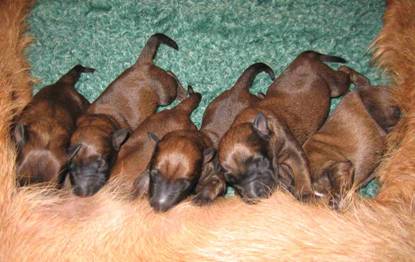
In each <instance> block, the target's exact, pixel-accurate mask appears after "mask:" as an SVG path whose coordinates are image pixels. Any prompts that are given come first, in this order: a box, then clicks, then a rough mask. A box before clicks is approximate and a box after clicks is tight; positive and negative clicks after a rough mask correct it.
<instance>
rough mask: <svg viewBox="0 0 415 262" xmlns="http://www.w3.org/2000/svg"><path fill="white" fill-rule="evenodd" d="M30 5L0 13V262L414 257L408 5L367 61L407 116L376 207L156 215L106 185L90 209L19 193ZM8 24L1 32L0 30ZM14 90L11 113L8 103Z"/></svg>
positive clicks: (8, 6)
mask: <svg viewBox="0 0 415 262" xmlns="http://www.w3.org/2000/svg"><path fill="white" fill-rule="evenodd" d="M29 6H30V4H29V3H28V2H26V1H16V0H3V1H2V2H1V4H0V33H1V36H4V37H6V39H7V41H0V86H1V88H0V92H1V96H0V117H1V119H2V122H1V123H0V147H1V148H2V150H1V151H0V166H1V167H2V168H1V171H2V172H1V173H0V232H1V233H0V243H1V244H0V261H24V260H29V261H49V260H53V261H57V260H59V261H91V260H96V261H102V260H112V261H114V260H115V261H137V260H141V261H172V260H178V261H201V260H203V261H209V260H210V261H225V260H226V261H235V260H247V261H253V260H263V261H269V260H279V261H284V260H288V261H293V260H295V261H298V260H302V261H304V260H305V261H307V260H308V261H310V260H321V261H332V260H336V261H368V260H369V261H382V260H383V261H392V260H393V261H396V260H398V261H405V260H407V261H410V260H413V258H414V256H415V225H414V223H413V220H414V219H413V213H412V212H413V211H412V207H413V199H412V198H413V196H414V189H415V172H414V171H415V160H414V159H415V158H414V155H415V141H414V139H413V138H412V137H413V133H414V131H415V122H414V117H413V114H414V113H415V106H414V105H413V103H412V100H413V99H414V97H415V88H414V86H413V85H415V81H414V80H415V79H414V78H415V68H414V67H415V63H414V62H413V61H415V48H414V47H415V37H414V35H415V34H414V33H415V17H414V16H413V15H412V14H413V12H414V11H415V2H413V1H412V0H395V1H390V2H389V5H388V9H387V12H386V15H385V27H384V29H383V30H382V32H381V34H380V36H379V37H378V39H377V41H376V43H375V48H376V52H375V57H376V58H377V59H378V61H379V63H380V65H381V66H382V67H383V68H385V69H386V70H387V71H389V72H390V73H391V75H392V76H393V78H394V80H395V81H396V83H397V86H396V87H394V92H395V96H396V98H397V100H398V101H399V103H400V105H401V106H402V107H403V108H404V116H403V118H404V119H403V121H402V123H401V124H400V125H399V126H398V128H396V129H395V131H394V132H393V133H392V134H391V135H390V140H389V141H390V148H391V149H390V152H389V156H388V158H387V159H386V160H385V161H384V162H383V164H382V165H381V167H380V168H379V174H380V176H381V181H382V183H383V186H382V192H381V193H380V195H379V197H377V199H375V200H363V199H360V198H359V197H358V196H357V195H352V196H351V199H350V203H349V207H348V208H347V211H345V213H337V212H334V211H331V210H329V209H328V208H327V207H325V206H313V205H307V204H302V203H300V202H298V201H296V200H295V199H293V198H292V197H290V196H289V195H288V194H285V193H283V192H278V193H275V194H274V195H273V196H272V198H270V199H268V200H265V201H261V203H259V204H258V205H246V204H244V203H242V202H241V201H240V200H239V199H237V198H231V199H224V200H221V201H219V202H217V203H215V204H214V205H211V206H208V207H204V208H200V207H195V206H193V205H192V204H190V203H189V202H186V203H183V204H180V205H179V206H177V207H176V208H174V209H172V210H171V211H169V212H167V213H164V214H155V213H154V212H153V211H152V210H151V208H150V207H149V206H148V204H147V203H146V202H145V201H137V202H134V203H131V202H129V201H128V200H126V199H125V197H123V195H122V194H121V193H119V191H120V190H118V189H117V182H116V181H114V182H113V183H112V184H111V185H110V186H109V187H106V188H105V189H104V190H101V191H100V192H98V193H97V194H96V195H94V196H93V197H91V198H84V199H80V198H76V197H73V196H70V195H65V193H56V192H53V191H52V190H48V189H39V188H36V187H33V188H29V189H24V190H21V189H20V190H19V191H17V190H16V188H15V185H14V183H15V182H14V181H15V176H14V164H13V163H14V157H15V152H14V148H13V146H12V144H11V143H10V139H9V135H8V132H9V130H8V129H9V127H8V125H9V123H10V119H11V117H12V116H13V115H14V114H16V112H17V110H18V109H21V108H22V107H23V106H24V104H25V103H27V100H28V94H29V93H30V91H31V90H30V77H29V75H28V72H27V70H26V69H27V63H26V62H25V60H24V57H23V49H24V47H25V46H26V45H27V43H28V42H29V40H28V38H27V37H24V36H23V35H22V32H23V31H24V24H23V21H24V15H25V13H26V12H27V8H28V7H29ZM5 21H6V22H7V23H5ZM13 91H15V95H16V97H18V100H19V101H18V103H16V101H13V98H12V97H10V94H12V92H13Z"/></svg>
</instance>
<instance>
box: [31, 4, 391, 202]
mask: <svg viewBox="0 0 415 262" xmlns="http://www.w3.org/2000/svg"><path fill="white" fill-rule="evenodd" d="M384 8H385V6H384V0H366V1H362V0H251V1H243V0H234V1H231V0H225V1H200V0H199V1H198V0H183V1H178V0H170V1H167V0H160V1H155V0H142V1H138V0H71V1H66V0H55V1H51V0H38V1H37V4H36V6H35V7H34V9H33V11H32V14H31V16H30V18H29V22H30V30H31V32H32V34H33V36H34V37H35V39H36V40H35V41H34V43H33V44H32V45H31V47H30V48H29V50H28V57H29V59H30V62H31V64H32V74H33V75H34V76H35V77H37V78H39V79H41V82H40V83H39V84H37V85H36V86H35V91H36V90H38V89H39V88H41V87H42V86H44V85H46V84H49V83H52V82H54V81H56V80H57V79H58V78H59V76H60V75H62V74H63V73H65V72H66V71H67V70H69V69H70V68H71V67H72V66H73V65H75V64H77V63H81V64H83V65H85V66H89V67H94V68H96V69H97V71H96V72H95V73H94V74H92V75H84V76H83V77H82V78H81V80H80V81H79V84H78V85H77V88H78V90H79V91H80V92H81V93H82V94H83V95H84V96H85V97H87V98H88V99H89V100H90V101H93V100H94V99H95V98H96V97H97V96H98V95H99V94H100V93H101V92H102V91H103V90H104V89H105V87H106V86H107V85H108V84H109V83H110V82H111V81H112V80H113V79H114V78H115V77H116V76H117V75H119V74H120V73H121V72H122V71H123V70H124V69H125V68H127V67H129V66H130V65H131V64H133V63H134V61H135V60H136V58H137V55H138V54H139V52H140V50H141V48H142V47H143V46H144V44H145V42H146V40H147V39H148V37H149V36H150V35H152V34H153V33H155V32H162V33H165V34H167V35H169V36H170V37H172V38H173V39H175V40H176V41H177V43H178V45H179V48H180V50H179V51H174V50H172V49H170V48H167V47H165V46H162V47H161V48H160V49H159V52H158V55H157V59H156V64H158V65H159V66H161V67H162V68H164V69H169V70H172V71H173V72H174V73H175V74H176V75H177V76H178V78H179V79H180V81H181V82H182V83H183V85H185V86H186V85H187V84H191V85H192V86H193V87H194V89H195V90H196V91H199V92H201V93H202V94H203V100H202V102H201V105H200V106H199V108H198V109H197V110H196V112H195V113H194V114H193V120H194V122H195V123H196V124H198V125H199V124H200V120H201V118H202V115H203V111H204V109H205V108H206V106H207V104H208V103H209V101H211V100H212V99H213V98H214V97H216V96H217V95H218V94H219V93H221V92H222V91H223V90H224V89H226V88H228V87H230V86H231V85H232V84H233V83H234V81H235V80H236V79H237V77H238V76H239V75H240V74H241V72H242V71H243V70H244V69H245V68H246V67H248V66H249V65H250V64H253V63H255V62H265V63H267V64H269V65H270V66H271V67H272V68H273V69H274V71H275V73H276V75H278V74H279V73H280V72H281V71H282V70H283V69H284V68H285V67H286V66H287V65H288V64H289V63H290V61H292V60H293V59H294V58H295V57H296V56H297V55H298V54H299V53H300V52H302V51H304V50H307V49H312V50H316V51H319V52H322V53H328V54H334V55H339V56H342V57H344V58H345V59H347V60H348V61H349V63H348V65H350V66H352V67H354V68H355V69H357V70H359V71H360V72H362V73H364V74H366V75H367V76H368V77H369V78H370V79H371V80H372V82H373V83H379V82H381V81H382V80H383V79H382V76H381V74H380V73H379V72H377V71H376V69H375V68H373V67H371V66H370V53H369V52H368V46H369V44H370V43H371V41H372V40H373V38H374V37H375V36H376V34H377V33H378V31H379V30H380V28H381V25H382V14H383V11H384ZM269 84H270V80H269V79H268V78H267V76H266V75H265V74H261V75H259V76H258V77H257V80H256V81H255V83H254V87H253V89H252V90H253V92H259V91H265V89H266V87H267V86H268V85H269ZM337 102H338V101H333V103H332V107H334V106H335V105H336V104H337ZM376 190H377V184H376V183H371V184H370V185H369V186H368V187H366V188H365V190H364V191H365V192H364V194H365V195H369V196H372V195H374V194H375V193H376Z"/></svg>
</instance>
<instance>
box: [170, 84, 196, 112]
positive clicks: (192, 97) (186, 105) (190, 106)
mask: <svg viewBox="0 0 415 262" xmlns="http://www.w3.org/2000/svg"><path fill="white" fill-rule="evenodd" d="M187 95H188V97H187V98H185V99H183V100H182V101H181V102H180V103H179V104H178V105H177V106H176V108H177V109H180V110H184V111H186V112H188V113H189V114H190V113H191V112H193V110H195V109H196V107H197V106H198V105H199V103H200V100H201V99H202V95H201V94H200V93H197V92H195V91H193V88H192V87H191V86H189V87H188V89H187Z"/></svg>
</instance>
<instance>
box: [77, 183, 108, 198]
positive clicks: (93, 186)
mask: <svg viewBox="0 0 415 262" xmlns="http://www.w3.org/2000/svg"><path fill="white" fill-rule="evenodd" d="M100 188H101V187H100V186H98V185H97V183H96V182H90V180H86V181H82V182H81V181H79V182H78V183H77V184H76V185H74V187H73V193H74V194H75V195H77V196H80V197H88V196H92V195H94V194H95V193H96V192H98V190H99V189H100Z"/></svg>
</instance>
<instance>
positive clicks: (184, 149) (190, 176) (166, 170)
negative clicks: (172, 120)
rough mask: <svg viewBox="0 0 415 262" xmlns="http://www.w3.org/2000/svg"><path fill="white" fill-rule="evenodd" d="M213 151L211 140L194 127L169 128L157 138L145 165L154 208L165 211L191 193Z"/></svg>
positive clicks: (150, 199)
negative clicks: (165, 133)
mask: <svg viewBox="0 0 415 262" xmlns="http://www.w3.org/2000/svg"><path fill="white" fill-rule="evenodd" d="M156 140H157V139H156ZM214 154H215V150H214V149H213V144H212V142H211V140H210V139H209V138H208V137H207V136H206V135H204V134H203V133H202V132H200V131H198V130H195V129H187V130H186V129H182V130H176V131H172V132H170V133H168V134H167V135H165V136H164V137H163V138H162V139H161V140H160V141H157V145H156V148H155V150H154V154H153V156H152V158H151V161H150V165H149V169H148V173H149V201H150V205H151V206H152V207H153V209H154V210H156V211H161V212H164V211H167V210H168V209H170V208H172V207H173V206H175V205H176V204H177V203H179V202H180V201H181V200H183V199H184V198H186V197H187V196H189V195H190V194H191V193H193V192H194V188H195V186H196V184H197V182H198V180H199V177H200V173H201V171H202V166H204V165H206V164H207V163H209V162H210V161H212V159H213V156H214Z"/></svg>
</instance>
